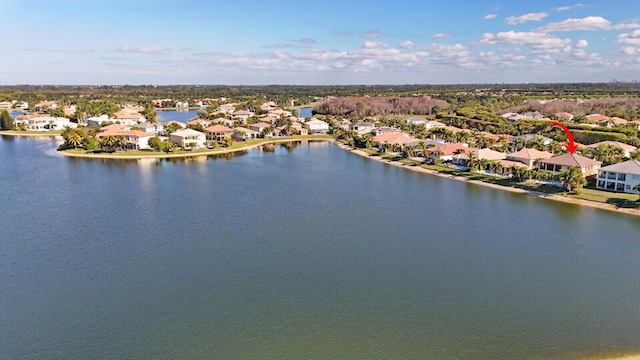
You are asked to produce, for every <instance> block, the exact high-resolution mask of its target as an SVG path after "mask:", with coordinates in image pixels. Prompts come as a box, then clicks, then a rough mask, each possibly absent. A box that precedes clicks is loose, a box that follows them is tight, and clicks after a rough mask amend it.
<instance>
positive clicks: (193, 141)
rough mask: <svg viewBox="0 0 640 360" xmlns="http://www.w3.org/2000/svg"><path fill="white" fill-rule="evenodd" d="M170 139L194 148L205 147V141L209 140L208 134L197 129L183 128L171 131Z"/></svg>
mask: <svg viewBox="0 0 640 360" xmlns="http://www.w3.org/2000/svg"><path fill="white" fill-rule="evenodd" d="M170 140H171V142H172V143H174V144H176V145H178V146H180V147H183V148H185V147H194V148H203V147H204V146H205V145H204V144H205V141H206V140H207V136H206V135H205V134H204V133H202V132H200V131H197V130H193V129H183V130H177V131H174V132H172V133H171V136H170Z"/></svg>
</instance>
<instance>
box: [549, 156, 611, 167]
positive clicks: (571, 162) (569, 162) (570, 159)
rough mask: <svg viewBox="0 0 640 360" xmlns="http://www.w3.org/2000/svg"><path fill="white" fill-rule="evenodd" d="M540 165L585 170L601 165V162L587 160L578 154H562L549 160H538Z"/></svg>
mask: <svg viewBox="0 0 640 360" xmlns="http://www.w3.org/2000/svg"><path fill="white" fill-rule="evenodd" d="M540 163H544V164H553V165H561V166H577V167H579V168H586V167H589V166H594V165H602V162H600V161H597V160H593V159H589V158H588V157H584V156H582V155H578V154H564V155H560V156H554V157H552V158H549V159H544V160H540Z"/></svg>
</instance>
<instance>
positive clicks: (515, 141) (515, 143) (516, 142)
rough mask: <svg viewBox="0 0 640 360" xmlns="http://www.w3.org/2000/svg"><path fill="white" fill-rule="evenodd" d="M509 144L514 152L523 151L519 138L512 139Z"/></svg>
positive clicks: (522, 142) (521, 139)
mask: <svg viewBox="0 0 640 360" xmlns="http://www.w3.org/2000/svg"><path fill="white" fill-rule="evenodd" d="M511 144H512V146H513V148H514V150H515V151H519V150H522V149H524V139H523V138H521V137H515V138H513V141H512V142H511Z"/></svg>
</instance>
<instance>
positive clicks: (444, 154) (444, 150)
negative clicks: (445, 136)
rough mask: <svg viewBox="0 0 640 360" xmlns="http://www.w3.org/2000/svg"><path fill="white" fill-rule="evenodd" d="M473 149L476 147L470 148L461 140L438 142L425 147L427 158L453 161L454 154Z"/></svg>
mask: <svg viewBox="0 0 640 360" xmlns="http://www.w3.org/2000/svg"><path fill="white" fill-rule="evenodd" d="M474 150H476V148H470V147H469V145H467V144H465V143H461V142H457V143H452V144H448V143H447V144H439V145H436V146H434V147H431V148H428V149H427V151H428V152H429V153H430V155H429V159H431V160H442V161H453V157H454V155H458V154H460V153H463V152H468V151H474Z"/></svg>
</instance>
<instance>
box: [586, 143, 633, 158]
mask: <svg viewBox="0 0 640 360" xmlns="http://www.w3.org/2000/svg"><path fill="white" fill-rule="evenodd" d="M600 145H611V146H615V147H618V148H620V149H622V151H623V152H624V157H627V158H628V157H630V156H631V153H632V152H634V151H636V150H637V149H638V148H637V147H635V146H632V145H629V144H625V143H622V142H619V141H600V142H599V143H595V144H591V145H587V147H588V148H589V149H592V150H593V149H596V148H597V147H598V146H600Z"/></svg>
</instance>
